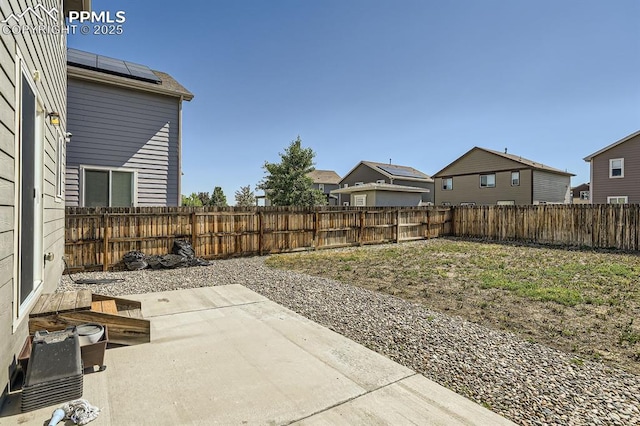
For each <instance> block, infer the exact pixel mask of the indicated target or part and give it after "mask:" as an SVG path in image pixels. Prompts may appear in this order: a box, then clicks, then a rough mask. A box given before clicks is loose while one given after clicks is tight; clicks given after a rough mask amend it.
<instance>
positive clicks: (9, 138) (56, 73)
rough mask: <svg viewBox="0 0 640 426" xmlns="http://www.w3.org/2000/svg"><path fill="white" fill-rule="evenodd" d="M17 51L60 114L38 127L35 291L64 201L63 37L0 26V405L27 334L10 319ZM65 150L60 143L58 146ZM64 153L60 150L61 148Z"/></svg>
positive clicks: (24, 321) (54, 274) (56, 248)
mask: <svg viewBox="0 0 640 426" xmlns="http://www.w3.org/2000/svg"><path fill="white" fill-rule="evenodd" d="M37 5H43V6H44V7H46V8H47V9H51V8H54V7H55V8H58V7H59V6H60V4H59V2H57V1H52V0H38V1H37V2H36V1H34V0H27V1H21V2H18V1H16V0H8V1H3V2H0V11H1V16H2V17H3V18H4V17H7V16H9V15H10V14H12V13H20V12H22V11H23V10H25V9H26V8H27V7H35V6H37ZM23 19H25V20H26V21H23V23H25V24H27V25H37V24H38V23H37V22H34V17H33V16H32V15H28V14H27V15H25V17H24V18H23ZM18 51H19V52H20V53H21V55H22V58H23V60H24V64H25V65H26V68H27V70H28V72H29V73H33V72H34V71H36V70H37V71H39V73H40V79H39V80H38V81H36V82H35V83H34V84H35V86H36V91H37V96H38V98H39V101H40V102H41V104H42V106H43V107H44V109H45V110H46V111H48V112H50V111H56V112H58V113H59V114H60V128H59V130H60V132H61V133H58V129H56V128H55V127H54V126H51V125H49V124H48V122H46V121H47V120H45V123H44V126H43V127H42V129H43V135H42V137H43V142H42V148H43V152H42V155H43V173H42V179H43V182H41V184H42V194H43V223H42V229H43V252H44V253H47V252H51V253H53V254H54V260H53V261H52V262H46V263H45V262H44V261H43V265H44V271H43V284H42V287H40V290H38V291H37V293H35V295H36V296H37V295H38V294H39V293H40V292H52V291H54V290H55V288H56V287H57V286H58V284H59V282H60V277H61V275H62V270H63V263H62V257H63V255H64V203H63V202H62V200H60V199H57V198H56V196H55V192H56V190H55V188H56V169H57V164H58V155H57V152H56V151H57V149H58V138H59V135H60V134H63V133H64V132H65V131H66V126H65V123H66V38H65V36H63V35H61V36H43V35H33V34H25V35H22V34H5V32H4V31H0V277H1V278H0V342H2V344H0V390H2V394H1V395H0V405H1V404H2V402H3V399H4V397H5V396H6V392H7V390H8V382H9V379H10V374H11V372H12V371H13V369H14V367H15V357H16V354H17V353H18V352H19V351H20V349H21V348H22V345H23V343H24V341H25V339H26V337H27V335H28V318H26V314H27V312H23V313H21V320H20V321H15V320H16V318H15V312H16V307H15V303H16V302H17V285H18V276H16V275H15V271H16V262H17V259H18V258H20V253H16V251H15V250H16V238H17V235H18V230H17V229H16V228H15V223H16V217H15V214H16V213H15V212H16V211H18V209H19V200H18V199H16V185H19V183H17V182H16V171H17V170H18V169H19V161H20V156H19V154H20V153H19V152H16V139H17V137H16V133H17V128H16V119H17V118H16V106H17V101H16V85H17V84H18V83H17V82H18V81H19V80H20V79H21V78H22V74H21V71H19V70H18V71H17V72H16V58H17V52H18ZM63 149H64V147H63ZM63 157H64V153H63Z"/></svg>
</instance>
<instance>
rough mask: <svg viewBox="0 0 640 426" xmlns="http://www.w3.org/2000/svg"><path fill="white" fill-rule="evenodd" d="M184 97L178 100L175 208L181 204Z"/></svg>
mask: <svg viewBox="0 0 640 426" xmlns="http://www.w3.org/2000/svg"><path fill="white" fill-rule="evenodd" d="M183 99H184V96H180V99H179V100H178V199H177V204H176V205H177V206H178V207H180V205H181V204H182V101H183Z"/></svg>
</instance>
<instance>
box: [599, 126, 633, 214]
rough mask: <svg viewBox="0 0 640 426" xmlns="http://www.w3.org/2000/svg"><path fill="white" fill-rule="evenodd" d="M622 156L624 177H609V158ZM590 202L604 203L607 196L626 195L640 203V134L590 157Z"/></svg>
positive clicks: (631, 200) (631, 201) (630, 201)
mask: <svg viewBox="0 0 640 426" xmlns="http://www.w3.org/2000/svg"><path fill="white" fill-rule="evenodd" d="M614 158H624V177H623V178H613V179H612V178H610V177H609V160H610V159H614ZM591 169H592V178H591V202H592V203H594V204H605V203H606V202H607V197H613V196H628V197H629V200H628V201H629V203H631V204H636V203H640V135H637V136H635V137H633V138H631V139H629V140H627V141H625V142H623V143H621V144H620V145H617V146H614V147H613V148H611V149H608V150H607V151H604V152H602V153H601V154H600V155H597V156H595V157H593V158H592V159H591Z"/></svg>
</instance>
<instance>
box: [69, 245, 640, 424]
mask: <svg viewBox="0 0 640 426" xmlns="http://www.w3.org/2000/svg"><path fill="white" fill-rule="evenodd" d="M73 277H74V278H75V279H79V278H124V279H125V281H124V282H120V283H115V284H105V285H76V284H73V283H72V282H71V280H70V279H69V277H68V276H64V277H63V279H62V285H61V286H60V287H59V289H58V291H67V290H72V289H77V288H90V289H91V290H93V292H95V293H100V294H107V295H113V296H118V295H126V294H135V293H146V292H156V291H166V290H176V289H183V288H194V287H203V286H217V285H227V284H241V285H244V286H246V287H248V288H250V289H251V290H253V291H255V292H257V293H259V294H262V295H264V296H265V297H267V298H269V299H271V300H273V301H275V302H277V303H279V304H281V305H283V306H286V307H287V308H289V309H292V310H293V311H295V312H298V313H299V314H301V315H303V316H305V317H307V318H309V319H311V320H313V321H316V322H317V323H319V324H322V325H324V326H326V327H328V328H330V329H332V330H334V331H336V332H338V333H340V334H342V335H344V336H346V337H348V338H350V339H352V340H354V341H356V342H359V343H361V344H362V345H364V346H366V347H368V348H370V349H372V350H375V351H377V352H379V353H381V354H384V355H386V356H387V357H389V358H391V359H392V360H394V361H396V362H398V363H400V364H403V365H405V366H407V367H409V368H412V369H413V370H415V371H417V372H420V373H422V374H423V375H424V376H426V377H428V378H429V379H432V380H434V381H436V382H438V383H440V384H442V385H444V386H446V387H448V388H450V389H452V390H454V391H455V392H457V393H459V394H461V395H464V396H466V397H468V398H470V399H472V400H474V401H476V402H478V403H480V404H482V405H484V406H485V407H487V408H489V409H491V410H493V411H495V412H497V413H499V414H502V415H503V416H505V417H507V418H509V419H511V420H513V421H515V422H516V423H519V424H522V425H546V424H554V425H555V424H563V425H564V424H566V425H586V424H589V425H591V424H593V425H601V424H612V425H640V377H638V376H636V375H633V374H630V373H626V372H624V371H621V370H617V369H614V368H610V367H608V366H606V365H603V364H599V363H595V362H591V361H583V360H580V359H578V358H577V357H575V356H574V355H571V354H566V353H563V352H560V351H557V350H554V349H551V348H548V347H545V346H542V345H540V344H537V343H530V342H527V341H525V340H522V339H520V338H519V337H518V336H516V335H513V334H511V333H508V332H503V331H495V330H491V329H489V328H487V327H483V326H480V325H476V324H473V323H470V322H467V321H464V320H462V319H460V318H458V317H450V316H446V315H443V314H440V313H438V312H434V311H430V310H429V309H427V308H425V307H423V306H421V305H418V304H415V303H411V302H407V301H405V300H402V299H399V298H397V297H393V296H389V295H386V294H380V293H376V292H372V291H369V290H366V289H362V288H360V287H355V286H351V285H349V284H344V283H340V282H337V281H333V280H329V279H325V278H318V277H312V276H309V275H305V274H300V273H296V272H291V271H284V270H276V269H272V268H269V267H267V266H265V265H264V258H259V257H254V258H241V259H229V260H217V261H214V262H212V264H211V266H206V267H193V268H186V269H177V270H167V271H152V270H144V271H135V272H109V273H84V274H74V275H73Z"/></svg>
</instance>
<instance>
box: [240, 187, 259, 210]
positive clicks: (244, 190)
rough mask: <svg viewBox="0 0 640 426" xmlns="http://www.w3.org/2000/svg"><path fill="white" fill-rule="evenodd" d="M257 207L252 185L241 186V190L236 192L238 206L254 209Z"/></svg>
mask: <svg viewBox="0 0 640 426" xmlns="http://www.w3.org/2000/svg"><path fill="white" fill-rule="evenodd" d="M255 205H256V195H255V194H254V193H253V191H252V190H251V185H247V186H241V187H240V190H238V191H236V206H238V207H253V206H255Z"/></svg>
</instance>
